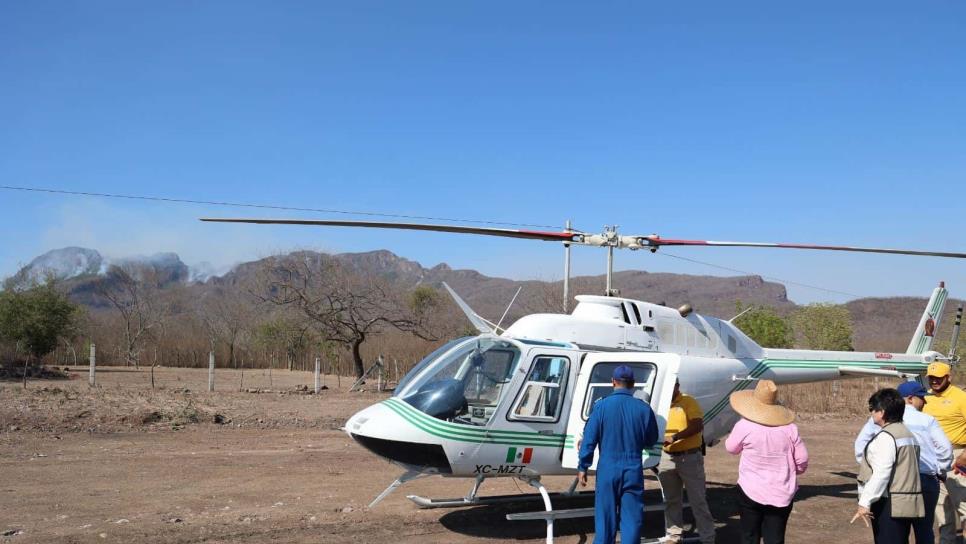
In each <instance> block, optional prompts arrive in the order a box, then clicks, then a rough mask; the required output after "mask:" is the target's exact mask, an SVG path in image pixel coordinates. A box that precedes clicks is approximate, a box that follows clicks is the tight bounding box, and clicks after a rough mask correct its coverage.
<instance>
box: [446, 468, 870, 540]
mask: <svg viewBox="0 0 966 544" xmlns="http://www.w3.org/2000/svg"><path fill="white" fill-rule="evenodd" d="M840 476H843V477H844V476H847V475H846V474H840ZM652 486H653V484H649V485H648V487H649V489H648V490H647V491H645V499H644V501H645V504H654V503H655V502H659V501H660V495H659V493H658V491H657V490H655V489H653V488H652ZM815 497H835V498H842V497H848V498H854V497H855V483H854V482H852V481H846V482H842V483H835V484H828V485H803V486H801V487H800V488H799V490H798V493H797V494H796V496H795V500H796V501H797V502H803V501H808V500H809V499H812V498H815ZM708 504H709V506H710V507H711V514H712V515H713V516H714V519H715V523H716V525H717V535H716V540H717V541H718V542H738V541H739V540H740V532H739V523H738V508H737V501H736V494H735V486H734V484H726V483H720V482H708ZM593 505H594V502H593V499H592V498H591V497H581V498H577V499H560V500H557V501H554V505H553V507H554V509H559V510H564V509H570V508H588V507H592V506H593ZM541 506H542V505H541V503H540V501H539V500H536V501H521V502H519V503H510V504H502V505H488V506H478V507H475V508H465V509H461V510H454V511H452V512H449V513H447V514H445V515H443V516H442V517H441V518H440V520H439V521H440V523H441V524H442V525H443V526H444V527H446V528H447V529H448V530H450V531H453V532H454V533H458V534H461V535H466V536H473V537H477V538H493V539H505V540H537V539H542V538H543V537H544V536H545V535H546V524H545V523H544V522H543V521H542V520H540V521H507V519H506V515H507V514H510V513H517V512H532V511H535V510H541V509H542V508H541ZM684 518H685V523H686V524H687V525H688V527H686V529H690V528H691V527H693V523H694V519H693V517H692V516H691V513H690V511H689V510H685V515H684ZM663 534H664V517H663V515H662V514H661V513H660V512H649V513H647V514H646V515H645V517H644V537H645V538H657V537H660V536H661V535H663ZM554 535H555V536H577V537H578V541H577V542H579V543H581V544H583V543H586V542H591V541H593V539H594V519H593V518H592V517H590V518H579V519H562V520H558V521H556V522H555V523H554Z"/></svg>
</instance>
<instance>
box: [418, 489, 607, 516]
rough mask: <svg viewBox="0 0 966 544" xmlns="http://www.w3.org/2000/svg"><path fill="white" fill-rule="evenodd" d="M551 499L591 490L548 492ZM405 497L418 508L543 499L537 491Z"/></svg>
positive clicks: (586, 495) (457, 506)
mask: <svg viewBox="0 0 966 544" xmlns="http://www.w3.org/2000/svg"><path fill="white" fill-rule="evenodd" d="M549 495H550V498H551V499H561V498H570V497H593V496H594V492H593V491H586V492H581V493H574V494H571V495H568V494H567V493H550V494H549ZM406 498H407V499H409V500H411V501H413V502H414V503H415V504H416V506H418V507H420V508H425V509H430V508H459V507H461V506H480V505H486V504H505V503H510V502H529V501H539V500H543V497H542V496H541V495H540V494H539V493H528V494H523V495H492V496H489V497H476V498H474V499H469V498H467V497H463V498H459V499H429V498H426V497H420V496H419V495H407V496H406ZM590 510H591V514H590V515H591V516H593V515H594V514H593V508H591V509H590Z"/></svg>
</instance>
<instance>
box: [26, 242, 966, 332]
mask: <svg viewBox="0 0 966 544" xmlns="http://www.w3.org/2000/svg"><path fill="white" fill-rule="evenodd" d="M287 255H288V256H300V257H302V258H317V259H323V258H334V259H337V260H339V261H340V262H342V263H343V264H345V265H348V266H349V267H350V268H352V269H355V270H358V271H359V272H360V273H368V274H374V275H377V276H380V277H383V278H385V279H386V280H388V281H390V282H392V283H394V284H396V285H399V286H401V287H404V288H413V287H415V286H417V285H424V284H426V285H431V286H434V287H439V286H440V285H441V284H442V283H443V282H446V283H447V284H449V285H450V286H451V287H453V289H455V290H456V291H457V292H458V293H459V294H460V296H461V297H462V298H464V299H465V300H466V301H467V302H468V303H469V304H470V305H471V306H473V308H474V309H475V310H476V311H477V312H478V313H479V314H480V315H483V316H485V317H488V318H490V319H493V320H497V319H499V317H500V316H501V315H502V313H503V311H504V310H505V309H506V306H507V304H508V303H509V301H510V300H511V298H512V297H513V294H514V293H515V292H516V289H517V288H518V287H521V286H522V287H523V291H522V292H521V295H520V298H519V299H518V300H517V301H516V303H515V304H514V306H513V307H512V308H511V311H510V314H509V315H508V320H512V319H515V318H518V317H521V316H522V315H525V314H527V313H533V312H534V311H542V310H545V309H546V308H547V307H560V305H561V300H560V293H561V292H562V282H561V281H559V280H558V281H555V282H546V281H539V280H512V279H508V278H500V277H491V276H486V275H484V274H481V273H480V272H478V271H476V270H471V269H453V268H452V267H450V266H449V265H448V264H446V263H439V264H436V265H434V266H432V267H430V268H427V267H424V266H423V265H422V264H420V263H419V262H416V261H413V260H410V259H406V258H405V257H401V256H399V255H396V254H395V253H393V252H391V251H389V250H385V249H382V250H375V251H367V252H360V253H340V254H334V255H329V254H325V253H321V252H316V251H295V252H291V253H288V254H287ZM271 258H276V257H270V258H266V259H259V260H254V261H246V262H243V263H239V264H237V265H235V266H234V267H232V268H231V269H230V270H229V271H228V272H226V273H224V274H220V275H218V274H214V273H213V271H212V267H210V265H208V266H207V267H189V266H188V265H186V264H185V263H184V262H182V261H181V259H180V257H179V256H178V255H177V254H176V253H172V252H160V253H155V254H153V255H149V256H133V257H124V258H117V259H106V258H104V257H103V256H102V255H101V254H100V252H98V251H97V250H94V249H89V248H81V247H67V248H60V249H55V250H52V251H48V252H46V253H44V254H42V255H40V256H38V257H36V258H35V259H33V260H32V261H31V262H30V264H28V265H27V266H24V267H23V268H21V269H20V270H19V271H18V272H17V273H16V274H15V275H14V276H12V277H11V279H10V280H9V281H13V284H14V285H15V286H18V285H21V286H22V285H24V284H25V283H27V282H30V281H42V279H43V278H45V277H46V276H47V275H48V274H53V275H54V277H56V278H57V279H58V280H59V281H61V282H63V283H65V284H66V286H67V290H68V293H69V294H70V296H71V297H72V298H73V299H74V300H75V301H76V302H78V303H80V304H83V305H85V306H88V307H91V308H103V307H104V303H103V301H100V300H98V298H97V297H96V295H95V292H94V284H95V283H96V280H98V279H103V278H104V272H105V271H106V270H107V269H108V268H109V267H110V266H111V265H120V266H125V267H127V268H129V269H132V270H134V271H138V270H148V271H150V272H151V273H152V278H158V286H159V287H160V288H162V289H164V288H167V287H171V286H174V285H188V284H191V285H198V286H201V288H202V289H205V288H216V287H219V286H230V285H233V284H238V283H240V282H243V281H246V280H249V279H251V277H252V275H253V274H255V273H256V271H257V270H258V267H260V266H261V265H262V264H263V263H264V262H265V261H266V260H268V259H271ZM614 284H615V285H617V286H618V287H619V288H620V294H621V296H624V297H627V298H632V299H637V300H645V301H649V302H654V303H658V304H661V303H663V304H667V305H668V306H678V305H681V304H685V303H687V304H691V305H692V306H693V307H694V308H695V310H696V311H698V312H700V313H704V314H708V315H713V316H716V317H720V318H724V319H728V318H731V317H733V315H734V314H735V313H736V311H735V308H736V301H740V302H741V303H742V304H743V305H745V306H748V305H761V306H767V307H770V308H774V309H775V310H776V311H778V312H779V313H780V314H788V313H791V312H793V311H794V310H795V309H797V308H798V307H799V306H798V305H797V304H795V303H794V302H792V301H790V300H788V295H787V291H786V289H785V287H784V286H783V285H781V284H780V283H777V282H770V281H766V280H765V279H763V278H762V277H761V276H757V275H746V276H725V277H722V276H700V275H690V274H673V273H665V272H647V271H644V270H624V271H620V272H615V273H614ZM603 288H604V276H603V275H599V276H576V277H573V278H571V294H572V296H574V295H578V294H599V293H601V292H602V291H603ZM925 303H926V297H868V298H861V299H856V300H853V301H850V302H848V303H846V304H845V306H846V307H847V308H848V309H849V312H850V313H851V314H852V316H853V320H854V329H855V346H856V349H875V350H891V351H900V350H904V349H905V346H906V344H907V343H908V338H909V337H911V335H912V332H913V330H914V329H915V325H916V323H917V322H918V319H919V316H920V315H921V313H922V309H923V307H924V306H925ZM571 304H573V302H572V303H571ZM571 307H572V306H571ZM954 309H955V303H954V302H952V301H951V302H950V303H949V304H948V305H947V312H946V313H947V314H951V313H952V312H953V311H954ZM951 321H952V320H951V319H944V320H943V325H944V326H943V327H942V328H943V329H944V330H945V329H947V328H948V327H949V326H950V325H949V323H950V322H951ZM873 345H874V346H875V347H874V348H873Z"/></svg>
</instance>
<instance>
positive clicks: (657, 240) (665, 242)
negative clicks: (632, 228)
mask: <svg viewBox="0 0 966 544" xmlns="http://www.w3.org/2000/svg"><path fill="white" fill-rule="evenodd" d="M643 242H644V245H645V246H649V247H652V248H657V247H661V246H718V247H773V248H779V249H820V250H825V251H852V252H858V253H889V254H893V255H920V256H925V257H952V258H955V259H966V253H955V252H950V251H920V250H915V249H888V248H880V247H855V246H824V245H814V244H778V243H770V242H721V241H715V240H673V239H669V238H661V237H659V236H644V237H643Z"/></svg>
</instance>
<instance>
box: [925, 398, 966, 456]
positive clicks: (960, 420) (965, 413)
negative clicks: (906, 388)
mask: <svg viewBox="0 0 966 544" xmlns="http://www.w3.org/2000/svg"><path fill="white" fill-rule="evenodd" d="M922 411H923V412H925V413H927V414H929V415H931V416H932V417H934V418H936V421H938V422H939V426H940V427H942V430H943V432H944V433H946V437H947V438H949V441H950V442H952V443H953V446H955V447H957V448H962V447H963V446H966V391H963V390H962V389H960V388H958V387H956V386H955V385H950V386H949V387H947V388H946V390H945V391H943V392H942V393H935V392H932V394H931V395H929V396H927V397H926V405H925V406H924V407H923V409H922Z"/></svg>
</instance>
